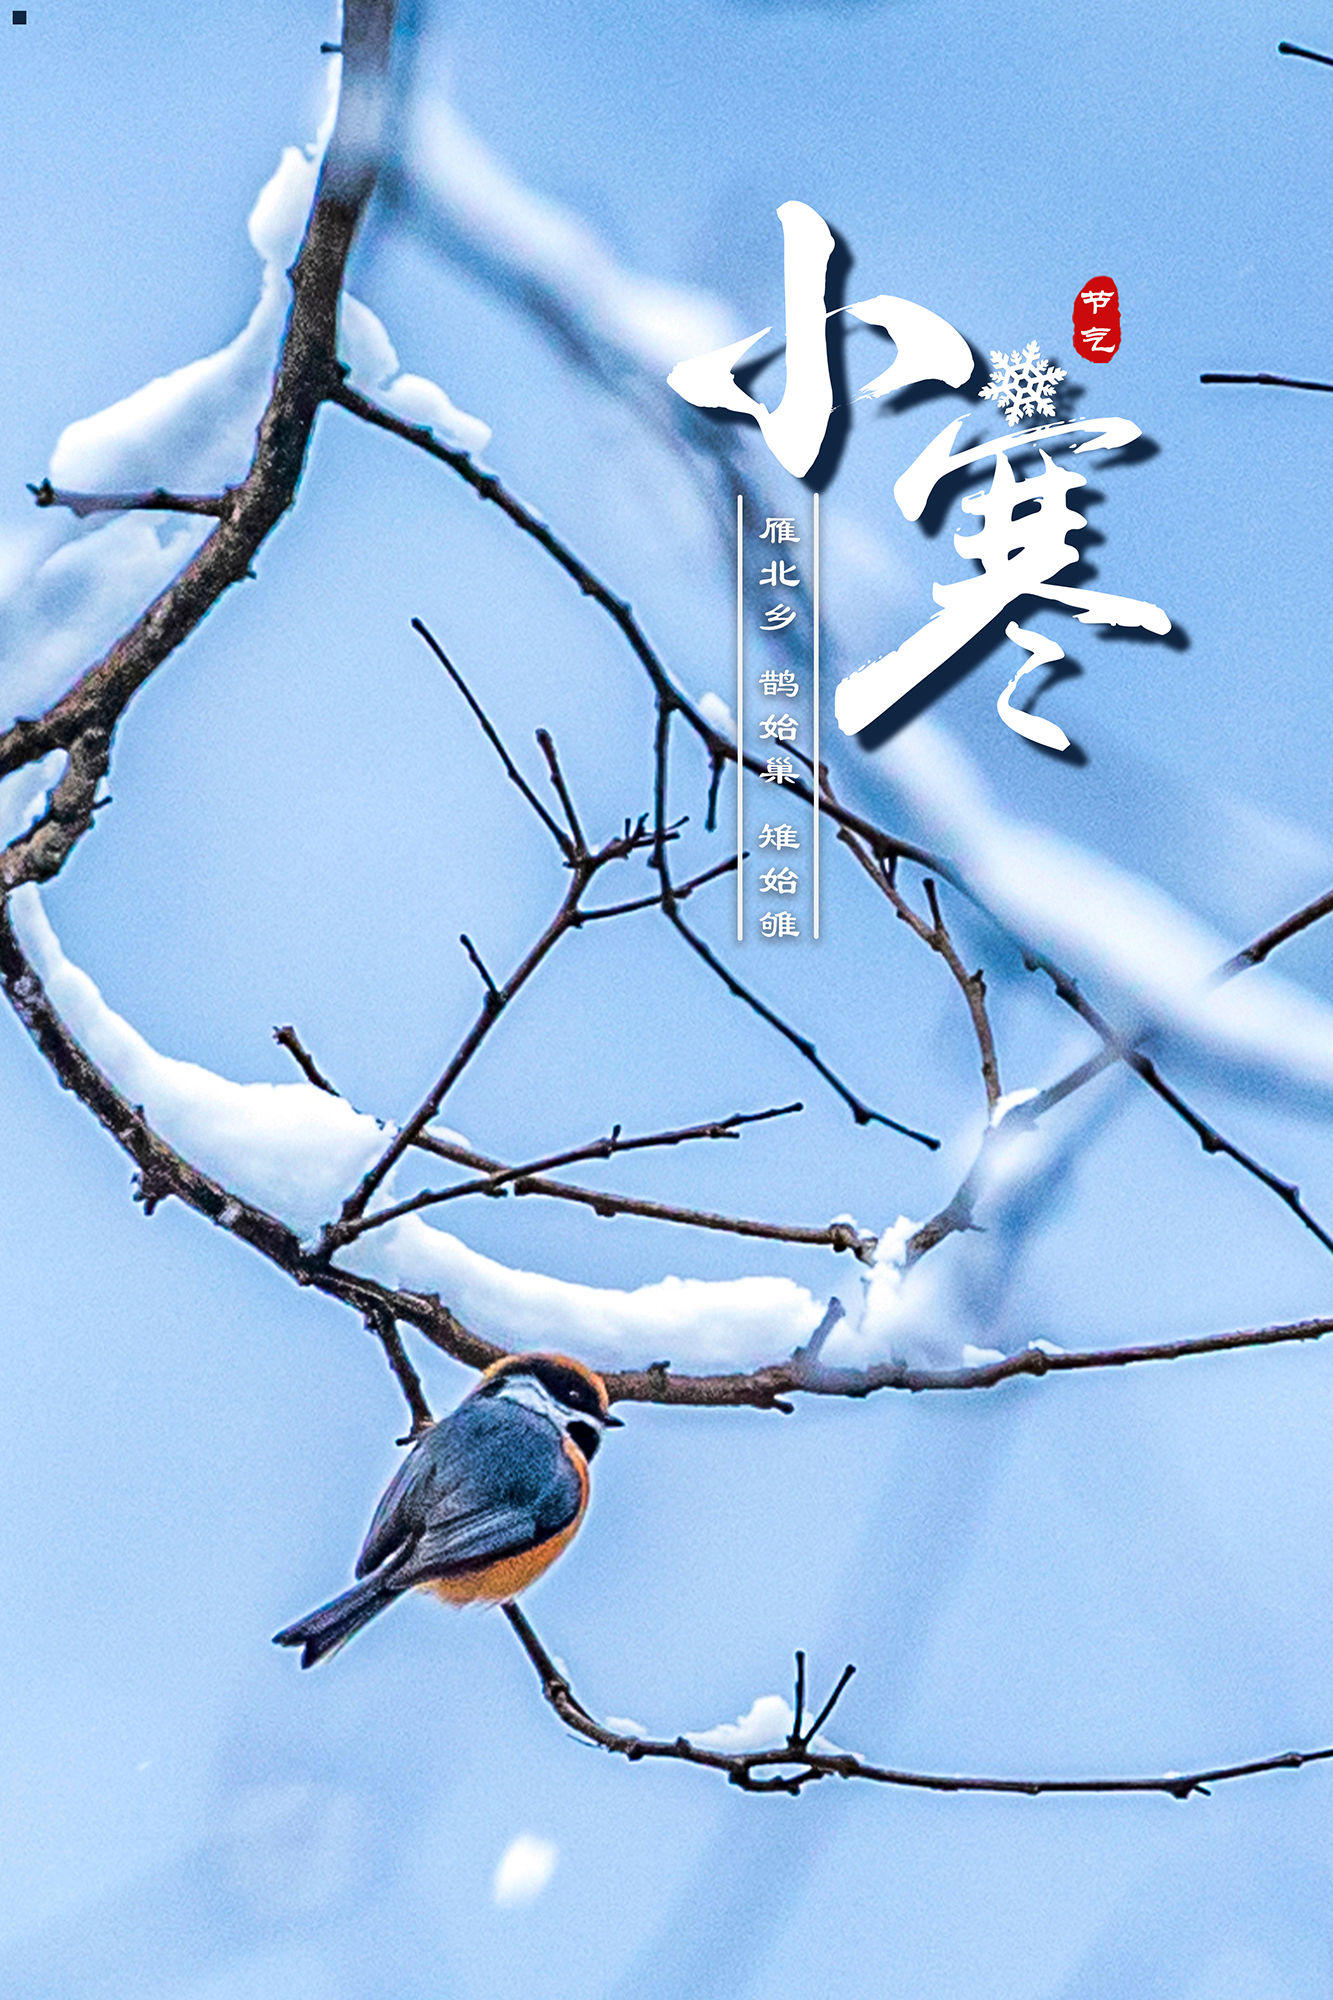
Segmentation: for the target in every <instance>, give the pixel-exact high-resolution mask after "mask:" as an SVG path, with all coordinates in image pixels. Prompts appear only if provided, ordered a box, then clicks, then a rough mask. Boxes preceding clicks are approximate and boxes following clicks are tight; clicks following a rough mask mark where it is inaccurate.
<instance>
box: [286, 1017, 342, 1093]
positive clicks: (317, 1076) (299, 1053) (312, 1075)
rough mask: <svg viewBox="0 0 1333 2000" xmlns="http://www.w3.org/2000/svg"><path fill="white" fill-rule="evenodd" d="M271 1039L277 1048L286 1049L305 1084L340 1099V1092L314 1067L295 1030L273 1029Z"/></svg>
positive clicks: (313, 1060) (313, 1062)
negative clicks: (310, 1084) (309, 1084)
mask: <svg viewBox="0 0 1333 2000" xmlns="http://www.w3.org/2000/svg"><path fill="white" fill-rule="evenodd" d="M273 1039H274V1041H275V1042H276V1043H277V1044H278V1046H279V1048H283V1049H286V1051H287V1053H288V1055H289V1056H290V1057H291V1058H292V1060H293V1061H294V1062H295V1064H296V1066H297V1068H298V1069H299V1070H300V1071H301V1073H302V1075H303V1076H304V1077H305V1080H306V1082H307V1083H313V1084H314V1086H315V1089H316V1090H326V1091H327V1092H328V1094H329V1096H330V1097H341V1095H342V1092H341V1091H339V1090H335V1089H334V1087H333V1085H332V1084H331V1083H330V1082H329V1080H328V1078H327V1077H326V1076H325V1075H324V1074H323V1073H322V1071H321V1070H320V1069H319V1068H318V1067H317V1066H316V1063H315V1059H314V1057H313V1056H312V1055H311V1053H310V1051H309V1050H308V1049H307V1048H305V1047H304V1046H303V1044H302V1042H301V1039H300V1036H299V1035H298V1034H297V1032H296V1030H295V1028H293V1027H291V1026H290V1025H288V1026H287V1027H285V1028H275V1029H274V1030H273Z"/></svg>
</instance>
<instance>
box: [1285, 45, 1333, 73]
mask: <svg viewBox="0 0 1333 2000" xmlns="http://www.w3.org/2000/svg"><path fill="white" fill-rule="evenodd" d="M1277 52H1278V54H1279V55H1280V56H1304V57H1305V59H1306V61H1307V62H1317V63H1327V64H1328V66H1329V68H1330V69H1333V56H1321V55H1320V53H1319V51H1318V49H1303V48H1301V47H1300V46H1299V44H1298V43H1296V42H1279V43H1278V45H1277Z"/></svg>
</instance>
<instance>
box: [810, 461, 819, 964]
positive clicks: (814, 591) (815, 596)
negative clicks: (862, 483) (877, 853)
mask: <svg viewBox="0 0 1333 2000" xmlns="http://www.w3.org/2000/svg"><path fill="white" fill-rule="evenodd" d="M811 597H812V600H813V603H812V618H813V624H814V643H813V656H812V664H813V669H814V671H813V674H812V676H811V678H812V679H813V681H814V710H815V775H814V793H815V811H814V822H815V829H814V831H815V881H814V898H813V902H814V933H815V936H816V937H818V936H819V495H818V494H817V493H816V495H815V528H814V580H813V583H812V585H811Z"/></svg>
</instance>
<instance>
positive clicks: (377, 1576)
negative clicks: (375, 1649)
mask: <svg viewBox="0 0 1333 2000" xmlns="http://www.w3.org/2000/svg"><path fill="white" fill-rule="evenodd" d="M608 1428H615V1429H619V1428H620V1418H619V1417H613V1416H612V1415H611V1414H610V1411H609V1410H608V1408H607V1400H606V1385H605V1383H604V1382H603V1381H602V1378H601V1376H600V1375H594V1373H593V1371H592V1369H591V1368H585V1367H584V1365H583V1363H582V1362H581V1361H571V1360H570V1359H569V1358H568V1357H567V1356H566V1355H563V1354H510V1355H506V1357H505V1359H504V1360H503V1361H497V1362H496V1363H495V1364H494V1366H493V1367H490V1368H488V1369H487V1370H486V1373H485V1374H484V1375H483V1376H482V1378H481V1380H480V1381H479V1382H478V1384H477V1386H476V1388H475V1389H474V1390H473V1391H472V1393H471V1395H470V1396H467V1397H466V1398H465V1399H464V1400H463V1402H461V1403H460V1404H459V1406H458V1408H457V1409H456V1410H453V1411H451V1412H450V1414H449V1415H448V1416H447V1417H443V1418H441V1420H440V1422H439V1423H437V1424H435V1425H434V1426H433V1427H432V1428H431V1429H430V1430H429V1431H427V1432H426V1435H425V1436H424V1437H423V1438H421V1439H420V1441H419V1442H418V1443H417V1444H416V1446H415V1447H414V1448H413V1450H412V1451H411V1452H410V1453H409V1454H408V1456H407V1458H406V1459H405V1460H404V1461H403V1463H402V1465H400V1466H399V1468H398V1471H397V1473H396V1474H395V1475H394V1477H393V1479H392V1480H391V1481H390V1483H389V1486H388V1488H387V1490H386V1492H385V1494H384V1498H383V1499H382V1500H381V1501H380V1504H379V1506H378V1507H377V1508H376V1509H375V1517H374V1519H373V1520H372V1522H371V1524H370V1529H369V1532H368V1534H367V1535H366V1541H365V1546H364V1548H363V1549H362V1551H361V1554H360V1555H359V1556H358V1557H357V1563H356V1573H357V1575H358V1576H359V1577H362V1578H364V1582H361V1583H358V1584H354V1585H353V1587H352V1589H351V1590H347V1591H344V1592H343V1594H342V1596H341V1597H335V1598H334V1600H333V1602H332V1603H331V1604H326V1605H324V1606H323V1607H322V1609H320V1610H319V1611H312V1612H311V1614H310V1616H309V1617H308V1618H302V1619H301V1620H300V1621H299V1623H298V1624H295V1625H289V1626H288V1627H287V1628H286V1630H285V1631H283V1632H279V1633H277V1634H275V1636H274V1641H273V1643H274V1645H275V1646H301V1647H304V1649H305V1650H304V1651H303V1652H302V1654H301V1665H302V1666H303V1667H313V1666H314V1664H315V1662H316V1661H317V1660H322V1659H323V1658H324V1657H325V1655H326V1654H328V1653H333V1652H336V1651H337V1649H338V1647H339V1646H341V1645H343V1644H345V1642H346V1641H347V1640H348V1639H350V1638H351V1636H352V1634H353V1633H354V1632H359V1631H360V1629H361V1627H362V1626H363V1625H364V1624H366V1623H367V1622H368V1621H369V1620H370V1619H371V1618H373V1617H374V1616H375V1614H376V1613H377V1612H379V1611H383V1609H384V1607H385V1605H386V1604H392V1602H393V1600H394V1598H395V1597H397V1596H398V1595H399V1594H400V1592H402V1591H404V1590H413V1589H423V1590H433V1591H434V1592H435V1594H436V1596H437V1597H443V1598H444V1599H445V1600H446V1601H447V1602H448V1603H450V1604H476V1603H480V1604H500V1603H503V1602H505V1601H507V1600H508V1599H509V1598H511V1597H517V1596H518V1593H519V1592H520V1591H521V1590H526V1589H527V1587H528V1585H529V1584H530V1583H532V1582H534V1581H535V1580H536V1578H537V1577H539V1576H540V1575H541V1573H542V1571H543V1570H545V1569H548V1568H549V1567H550V1565H551V1564H552V1563H553V1562H554V1561H555V1559H556V1557H557V1556H558V1555H559V1554H560V1553H561V1551H562V1550H564V1549H566V1548H568V1546H569V1544H570V1542H571V1541H572V1540H573V1539H574V1535H575V1533H576V1532H577V1530H578V1525H579V1523H580V1521H581V1520H582V1519H583V1516H584V1513H585V1512H586V1510H587V1506H588V1461H589V1460H590V1459H591V1458H592V1457H593V1455H594V1454H595V1452H596V1450H597V1447H598V1445H599V1444H600V1443H601V1441H602V1432H603V1431H604V1430H606V1429H608Z"/></svg>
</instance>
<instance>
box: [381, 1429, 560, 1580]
mask: <svg viewBox="0 0 1333 2000" xmlns="http://www.w3.org/2000/svg"><path fill="white" fill-rule="evenodd" d="M582 1504H583V1483H582V1481H581V1480H580V1478H579V1475H578V1473H577V1471H576V1470H575V1468H574V1465H573V1464H572V1462H571V1461H570V1459H569V1457H568V1455H567V1453H566V1452H565V1450H564V1446H563V1443H562V1440H561V1438H560V1435H559V1433H558V1432H557V1431H556V1430H555V1429H554V1427H553V1426H552V1425H551V1424H550V1423H548V1422H547V1420H546V1419H545V1418H544V1417H541V1416H538V1415H536V1414H535V1413H534V1412H532V1411H529V1410H525V1409H522V1408H519V1407H516V1406H515V1405H514V1404H512V1403H511V1404H507V1405H505V1406H504V1407H500V1406H498V1405H496V1404H494V1403H492V1402H489V1401H486V1400H482V1401H477V1402H467V1403H464V1404H462V1405H461V1406H460V1407H459V1408H458V1409H457V1410H455V1411H454V1413H453V1415H452V1416H449V1417H445V1418H444V1419H443V1421H442V1422H440V1423H438V1424H437V1425H436V1426H435V1428H434V1429H433V1430H432V1431H429V1432H428V1433H427V1435H426V1436H425V1437H424V1438H422V1440H421V1442H420V1443H419V1444H418V1445H417V1446H416V1447H415V1448H414V1450H413V1451H412V1453H411V1454H410V1456H409V1457H408V1458H407V1459H406V1460H405V1461H404V1463H403V1464H402V1465H401V1466H400V1467H399V1469H398V1472H397V1474H396V1475H395V1477H394V1479H393V1480H392V1481H391V1483H390V1485H389V1487H388V1490H387V1491H386V1493H385V1495H384V1498H383V1499H382V1500H381V1501H380V1504H379V1506H378V1507H377V1508H376V1509H375V1515H374V1519H373V1520H372V1521H371V1524H370V1528H369V1531H368V1532H367V1535H366V1540H365V1545H364V1547H363V1548H362V1550H361V1554H360V1556H359V1557H358V1559H357V1565H356V1573H357V1575H358V1576H366V1575H368V1574H369V1572H370V1571H371V1570H375V1569H379V1568H380V1567H381V1566H382V1565H383V1564H384V1563H386V1562H388V1561H389V1560H390V1558H396V1559H397V1560H396V1562H395V1571H396V1573H397V1575H398V1577H399V1578H400V1579H401V1583H402V1584H403V1585H406V1584H407V1583H408V1582H409V1581H411V1580H414V1579H416V1578H420V1577H424V1576H429V1575H439V1574H442V1573H446V1572H448V1571H449V1570H452V1569H463V1568H470V1567H471V1566H472V1565H474V1564H477V1563H483V1562H489V1561H493V1560H495V1559H496V1558H498V1557H500V1556H503V1555H508V1554H511V1553H514V1552H516V1551H518V1550H520V1549H527V1548H531V1547H533V1545H534V1544H535V1543H538V1542H543V1541H546V1540H547V1539H549V1537H550V1536H552V1535H558V1534H559V1533H560V1532H561V1530H562V1529H564V1528H567V1527H569V1526H570V1524H571V1523H572V1522H573V1521H574V1520H575V1519H576V1518H577V1516H578V1512H579V1509H580V1507H581V1506H582ZM400 1566H401V1567H400Z"/></svg>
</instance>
